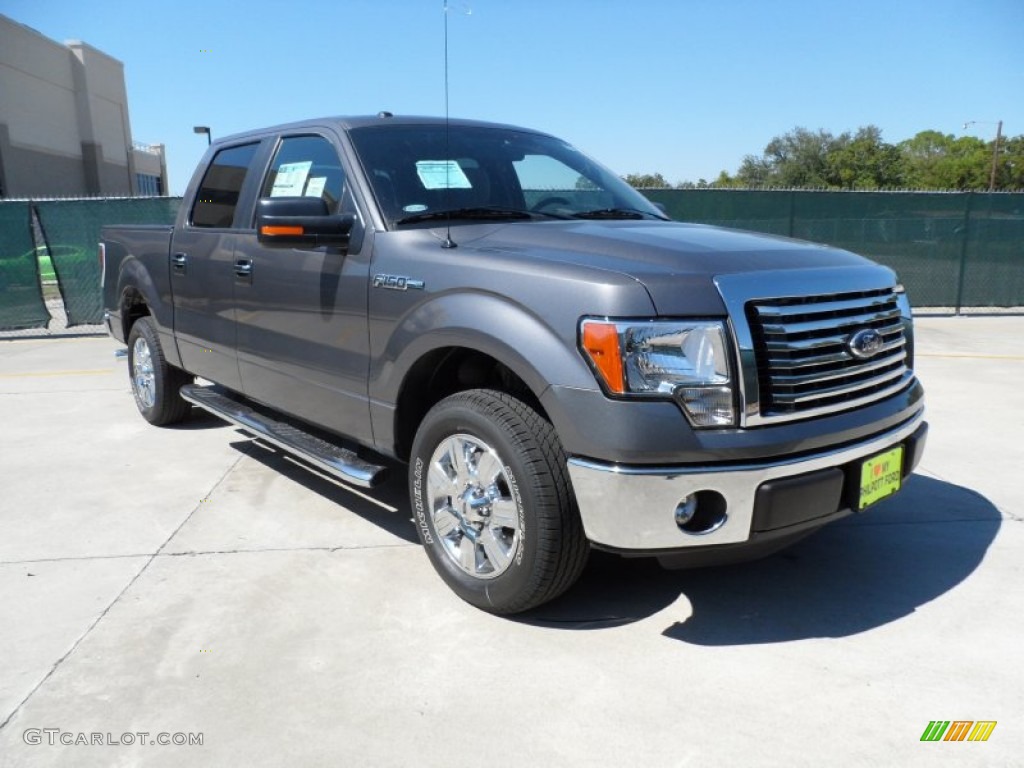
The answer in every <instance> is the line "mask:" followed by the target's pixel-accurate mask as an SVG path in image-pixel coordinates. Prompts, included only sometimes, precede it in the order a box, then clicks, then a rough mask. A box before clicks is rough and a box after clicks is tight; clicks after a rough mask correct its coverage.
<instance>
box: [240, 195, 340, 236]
mask: <svg viewBox="0 0 1024 768" xmlns="http://www.w3.org/2000/svg"><path fill="white" fill-rule="evenodd" d="M354 223H355V216H354V215H353V214H351V213H336V214H334V215H331V214H329V213H328V212H327V202H326V201H325V200H324V199H323V198H321V197H264V198H262V199H261V200H260V201H259V202H257V203H256V239H257V240H259V241H260V242H261V243H265V244H266V245H313V246H316V245H338V246H346V245H348V239H349V234H350V233H351V232H352V225H353V224H354Z"/></svg>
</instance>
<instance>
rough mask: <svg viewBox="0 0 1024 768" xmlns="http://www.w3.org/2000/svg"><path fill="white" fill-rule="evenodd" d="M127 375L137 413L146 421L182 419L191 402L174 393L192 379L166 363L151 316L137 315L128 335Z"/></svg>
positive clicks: (167, 422)
mask: <svg viewBox="0 0 1024 768" xmlns="http://www.w3.org/2000/svg"><path fill="white" fill-rule="evenodd" d="M128 375H129V376H130V377H131V383H132V394H133V395H134V396H135V405H137V406H138V408H139V413H141V414H142V417H143V418H144V419H145V420H146V421H148V422H149V423H150V424H154V425H156V426H158V427H159V426H164V425H166V424H175V423H177V422H179V421H181V420H182V419H184V418H185V417H186V416H187V415H188V412H189V410H191V407H192V406H191V405H190V404H189V402H188V401H187V400H183V399H182V397H181V395H180V394H179V393H178V390H180V389H181V388H182V387H183V386H184V385H185V384H191V383H192V381H193V380H194V379H193V377H192V376H190V375H189V374H188V373H186V372H185V371H183V370H181V369H180V368H175V367H174V366H172V365H169V364H168V363H167V359H166V358H165V357H164V351H163V348H162V347H161V346H160V338H159V336H157V332H156V326H154V325H153V321H152V319H150V318H149V317H148V316H147V317H140V318H139V319H138V320H136V321H135V324H134V325H133V326H132V330H131V332H130V333H129V334H128Z"/></svg>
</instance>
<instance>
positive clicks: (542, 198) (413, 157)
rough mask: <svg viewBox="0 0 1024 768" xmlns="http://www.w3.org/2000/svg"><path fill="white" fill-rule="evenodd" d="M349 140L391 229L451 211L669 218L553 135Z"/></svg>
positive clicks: (461, 215) (360, 131)
mask: <svg viewBox="0 0 1024 768" xmlns="http://www.w3.org/2000/svg"><path fill="white" fill-rule="evenodd" d="M350 135H351V137H352V142H353V144H354V145H355V149H356V152H357V153H358V155H359V158H360V161H361V162H362V164H363V168H364V170H365V171H366V175H367V177H368V178H369V180H370V183H371V184H372V186H373V193H374V195H375V196H376V198H377V203H378V204H379V205H380V209H381V211H382V212H383V214H384V217H385V218H386V219H387V221H388V225H389V226H390V227H394V226H402V225H406V224H414V223H419V222H434V223H435V224H436V222H437V221H438V220H439V219H442V218H445V216H446V215H447V214H448V212H451V217H452V220H453V223H457V222H458V221H467V220H468V221H473V220H480V219H481V218H488V219H498V218H504V219H506V220H509V221H516V220H529V219H571V218H601V219H614V218H623V219H636V218H657V219H664V218H665V216H664V214H662V213H661V211H659V210H658V209H657V208H655V207H654V206H653V205H652V204H651V203H650V202H649V201H648V200H647V199H646V198H645V197H644V196H643V195H641V194H640V193H639V192H637V191H636V190H634V189H633V188H632V187H630V186H629V185H628V184H626V182H624V181H623V180H622V179H620V178H619V177H618V176H616V175H615V174H614V173H612V172H611V171H609V170H608V169H606V168H603V167H602V166H600V165H599V164H597V163H595V162H594V161H593V160H591V159H590V158H588V157H587V156H586V155H584V154H582V153H581V152H579V151H577V150H576V149H574V148H573V147H571V146H570V145H568V144H566V143H565V142H563V141H560V140H558V139H555V138H552V137H550V136H543V135H538V134H535V133H527V132H524V131H515V130H511V129H505V128H489V127H478V126H465V125H452V126H451V127H450V128H449V131H448V134H447V135H446V131H445V126H444V125H440V124H437V125H375V126H369V127H365V128H355V129H353V130H352V131H351V132H350ZM524 213H525V214H529V215H522V214H524ZM517 214H518V215H517Z"/></svg>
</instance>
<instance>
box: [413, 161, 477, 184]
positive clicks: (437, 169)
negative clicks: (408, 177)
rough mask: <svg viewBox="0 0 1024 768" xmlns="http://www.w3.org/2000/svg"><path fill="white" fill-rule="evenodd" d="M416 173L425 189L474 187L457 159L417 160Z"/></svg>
mask: <svg viewBox="0 0 1024 768" xmlns="http://www.w3.org/2000/svg"><path fill="white" fill-rule="evenodd" d="M416 174H417V175H418V176H419V177H420V181H421V182H423V187H424V188H425V189H446V188H447V189H472V188H473V185H472V184H470V183H469V179H467V178H466V174H465V173H464V172H463V170H462V166H460V165H459V164H458V163H457V162H456V161H455V160H417V161H416Z"/></svg>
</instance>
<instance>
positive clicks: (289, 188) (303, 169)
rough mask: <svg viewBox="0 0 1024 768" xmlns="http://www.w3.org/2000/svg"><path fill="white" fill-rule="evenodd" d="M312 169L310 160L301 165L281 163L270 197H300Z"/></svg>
mask: <svg viewBox="0 0 1024 768" xmlns="http://www.w3.org/2000/svg"><path fill="white" fill-rule="evenodd" d="M312 167H313V161H312V160H306V161H304V162H301V163H282V164H281V167H280V168H278V169H277V176H276V177H275V178H274V186H273V188H272V189H271V190H270V196H271V197H302V188H303V187H304V186H306V177H307V176H309V169H310V168H312Z"/></svg>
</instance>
